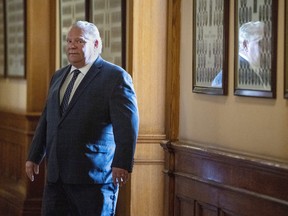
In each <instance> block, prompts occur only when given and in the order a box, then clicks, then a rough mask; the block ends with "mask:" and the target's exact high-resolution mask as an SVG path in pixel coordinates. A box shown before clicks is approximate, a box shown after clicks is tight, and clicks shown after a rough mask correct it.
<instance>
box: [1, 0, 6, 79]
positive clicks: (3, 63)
mask: <svg viewBox="0 0 288 216" xmlns="http://www.w3.org/2000/svg"><path fill="white" fill-rule="evenodd" d="M4 76H5V28H4V1H3V0H0V77H4Z"/></svg>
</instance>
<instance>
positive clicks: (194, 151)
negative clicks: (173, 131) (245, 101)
mask: <svg viewBox="0 0 288 216" xmlns="http://www.w3.org/2000/svg"><path fill="white" fill-rule="evenodd" d="M162 147H163V149H164V150H165V155H166V160H165V164H166V166H165V170H164V174H165V178H166V179H169V180H170V181H171V182H173V183H174V185H173V187H170V191H169V192H170V193H172V194H173V198H171V199H170V202H169V204H168V205H172V206H173V209H174V210H173V213H171V214H170V215H175V216H176V215H179V214H180V212H181V215H186V214H188V213H189V212H190V213H191V212H194V214H193V215H195V216H198V215H199V216H200V215H206V213H203V212H210V213H211V215H215V216H222V215H229V216H230V215H261V216H274V215H277V216H282V215H283V216H284V215H287V212H288V193H287V191H288V184H287V182H288V162H286V161H280V160H276V159H272V158H266V157H260V156H257V155H250V154H249V155H248V154H247V155H246V154H243V153H237V152H231V151H228V150H225V149H216V148H213V147H207V146H203V145H201V144H196V145H195V144H194V145H187V143H183V142H166V143H162ZM167 159H170V160H167ZM167 161H169V163H167ZM166 181H167V180H166ZM166 208H167V206H166ZM168 208H169V206H168ZM210 213H209V215H210ZM207 215H208V213H207Z"/></svg>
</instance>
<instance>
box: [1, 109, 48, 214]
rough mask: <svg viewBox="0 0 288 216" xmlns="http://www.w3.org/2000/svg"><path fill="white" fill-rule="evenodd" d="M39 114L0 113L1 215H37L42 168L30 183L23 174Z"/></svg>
mask: <svg viewBox="0 0 288 216" xmlns="http://www.w3.org/2000/svg"><path fill="white" fill-rule="evenodd" d="M39 115H40V114H39V113H11V112H3V111H0V119H1V125H0V215H13V216H14V215H27V216H28V215H29V216H31V215H40V207H41V197H42V189H43V185H44V170H43V169H44V167H42V170H41V171H42V172H41V173H40V174H39V176H37V180H36V181H35V182H33V184H32V183H30V182H29V181H28V178H27V177H26V174H25V161H26V157H27V150H28V146H29V144H30V142H31V139H32V136H33V132H34V130H35V128H36V125H37V122H38V119H39Z"/></svg>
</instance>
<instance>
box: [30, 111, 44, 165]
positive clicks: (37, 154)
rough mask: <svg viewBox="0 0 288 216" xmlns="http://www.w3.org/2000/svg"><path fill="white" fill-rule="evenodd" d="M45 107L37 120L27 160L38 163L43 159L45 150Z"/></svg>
mask: <svg viewBox="0 0 288 216" xmlns="http://www.w3.org/2000/svg"><path fill="white" fill-rule="evenodd" d="M46 128H47V124H46V107H45V109H44V111H43V112H42V115H41V117H40V120H39V122H38V125H37V128H36V131H35V135H34V137H33V140H32V143H31V146H30V151H29V153H28V159H27V160H28V161H32V162H34V163H36V164H40V163H41V161H42V160H43V158H44V156H45V152H46Z"/></svg>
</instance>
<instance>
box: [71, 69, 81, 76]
mask: <svg viewBox="0 0 288 216" xmlns="http://www.w3.org/2000/svg"><path fill="white" fill-rule="evenodd" d="M79 73H81V71H80V70H74V71H73V77H77V76H78V74H79Z"/></svg>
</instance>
